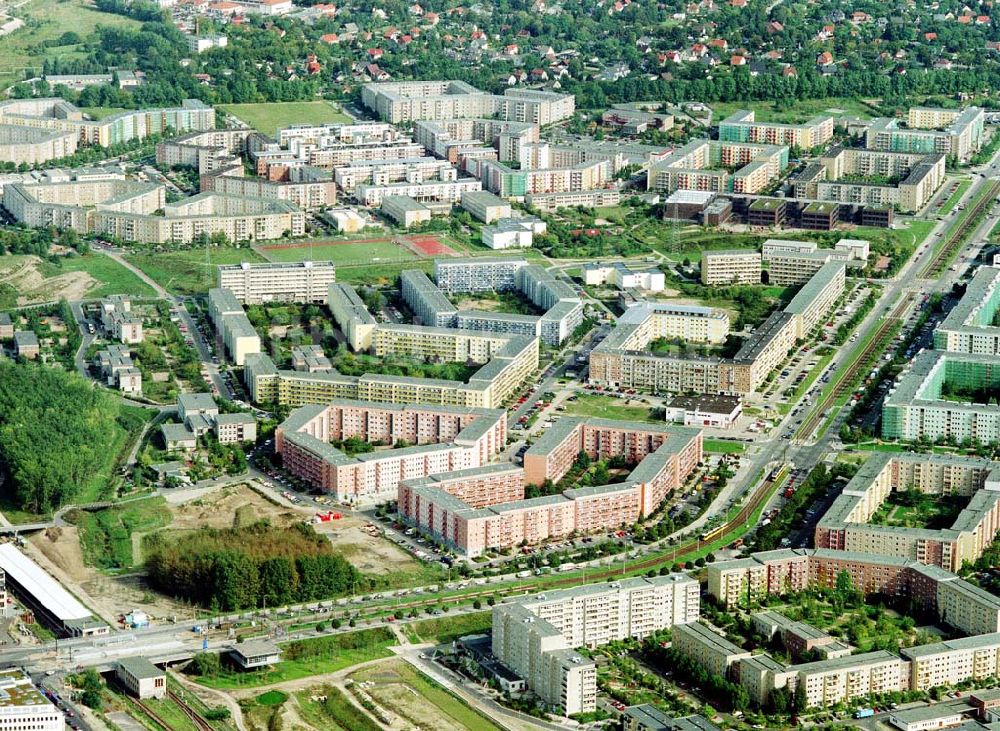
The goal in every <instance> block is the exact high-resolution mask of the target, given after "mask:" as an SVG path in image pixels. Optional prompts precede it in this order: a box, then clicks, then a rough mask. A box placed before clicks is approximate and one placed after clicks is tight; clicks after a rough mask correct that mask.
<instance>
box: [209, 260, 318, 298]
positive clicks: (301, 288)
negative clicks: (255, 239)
mask: <svg viewBox="0 0 1000 731" xmlns="http://www.w3.org/2000/svg"><path fill="white" fill-rule="evenodd" d="M336 281H337V271H336V268H335V267H334V265H333V262H332V261H300V262H287V263H283V262H269V263H266V264H252V263H249V262H243V263H242V264H223V265H220V266H219V287H220V288H222V289H228V290H229V291H231V292H232V293H233V296H234V297H235V298H236V299H237V300H238V301H239V302H241V303H242V304H245V305H259V304H261V303H264V302H301V303H307V304H324V305H325V304H326V303H327V301H328V300H329V291H330V285H331V284H333V283H334V282H336Z"/></svg>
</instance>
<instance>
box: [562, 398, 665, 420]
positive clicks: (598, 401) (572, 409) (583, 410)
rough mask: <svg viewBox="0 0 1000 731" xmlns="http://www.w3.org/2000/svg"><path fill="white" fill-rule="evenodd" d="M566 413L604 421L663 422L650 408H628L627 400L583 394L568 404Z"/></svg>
mask: <svg viewBox="0 0 1000 731" xmlns="http://www.w3.org/2000/svg"><path fill="white" fill-rule="evenodd" d="M565 405H566V413H567V414H571V415H573V416H598V417H601V418H603V419H624V420H626V421H648V422H653V423H659V422H662V421H663V419H656V418H654V417H653V416H652V415H651V414H650V409H649V407H648V406H641V405H640V406H626V405H625V399H623V398H616V397H614V396H600V395H598V394H589V393H583V394H580V396H579V398H578V399H577V400H576V401H567V402H566V404H565Z"/></svg>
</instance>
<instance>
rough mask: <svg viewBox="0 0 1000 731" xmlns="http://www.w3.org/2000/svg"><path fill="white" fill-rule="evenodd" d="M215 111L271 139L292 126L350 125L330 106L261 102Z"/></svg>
mask: <svg viewBox="0 0 1000 731" xmlns="http://www.w3.org/2000/svg"><path fill="white" fill-rule="evenodd" d="M219 109H221V110H222V111H224V112H229V113H230V114H232V115H233V116H234V117H238V118H239V119H241V120H243V121H244V122H246V123H247V124H249V125H250V126H251V127H253V128H254V129H256V130H258V131H260V132H263V133H264V134H266V135H273V134H274V133H275V132H277V131H278V130H279V129H280V128H281V127H288V126H289V125H292V124H326V123H327V122H350V121H351V118H350V117H348V116H347V115H346V114H344V113H343V112H341V111H340V108H339V107H338V106H336V105H335V104H332V103H331V102H324V101H316V102H265V103H262V104H220V105H219Z"/></svg>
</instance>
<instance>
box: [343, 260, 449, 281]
mask: <svg viewBox="0 0 1000 731" xmlns="http://www.w3.org/2000/svg"><path fill="white" fill-rule="evenodd" d="M433 268H434V264H433V261H432V260H431V259H414V260H410V261H404V262H398V263H395V264H370V265H360V266H345V267H342V268H341V267H338V268H337V281H338V282H344V283H346V284H369V285H386V284H391V283H392V282H394V281H395V280H397V279H398V278H399V273H400V272H401V271H403V270H404V269H420V270H421V271H423V272H427V273H428V274H430V272H431V270H432V269H433Z"/></svg>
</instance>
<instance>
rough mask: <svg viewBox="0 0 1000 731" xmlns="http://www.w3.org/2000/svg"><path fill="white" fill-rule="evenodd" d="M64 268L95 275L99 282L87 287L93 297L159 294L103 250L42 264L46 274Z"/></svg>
mask: <svg viewBox="0 0 1000 731" xmlns="http://www.w3.org/2000/svg"><path fill="white" fill-rule="evenodd" d="M64 272H87V273H88V274H89V275H90V276H92V277H93V278H94V279H96V280H97V282H98V284H96V285H95V286H94V287H93V288H91V289H90V290H88V291H87V295H88V296H90V297H107V296H109V295H112V294H128V295H133V296H135V297H155V296H156V292H154V291H153V288H152V287H150V286H149V285H148V284H146V283H145V282H144V281H142V280H141V279H139V277H137V276H136V275H135V274H133V273H132V272H130V271H129V270H128V269H126V268H125V267H123V266H122V265H121V264H119V263H118V262H116V261H115V260H114V259H112V258H111V257H108V256H104V255H103V254H86V255H85V256H67V257H64V258H62V259H60V260H59V263H58V264H50V263H48V262H46V263H45V265H43V266H42V267H41V273H42V274H43V275H44V276H46V277H54V276H57V275H59V274H62V273H64Z"/></svg>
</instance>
